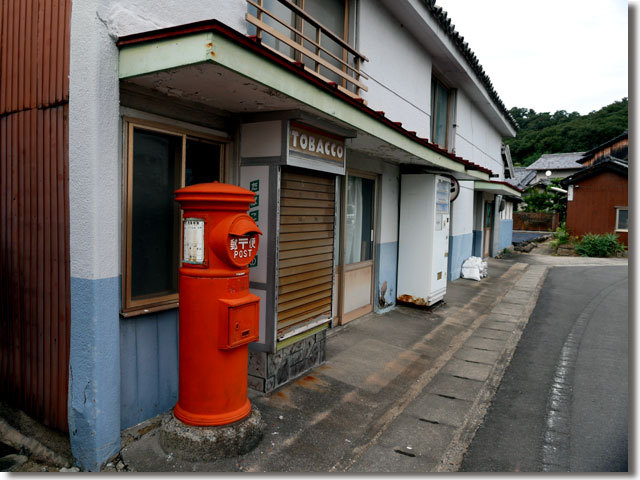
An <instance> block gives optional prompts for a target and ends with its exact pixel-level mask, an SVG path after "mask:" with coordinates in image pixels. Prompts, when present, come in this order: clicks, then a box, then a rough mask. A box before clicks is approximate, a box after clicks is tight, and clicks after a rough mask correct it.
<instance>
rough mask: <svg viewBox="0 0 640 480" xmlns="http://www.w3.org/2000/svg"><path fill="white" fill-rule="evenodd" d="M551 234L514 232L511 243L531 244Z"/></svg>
mask: <svg viewBox="0 0 640 480" xmlns="http://www.w3.org/2000/svg"><path fill="white" fill-rule="evenodd" d="M550 233H551V232H522V231H521V232H513V237H512V240H511V243H513V244H516V243H520V242H529V241H531V240H534V239H536V238H538V237H542V236H543V235H549V234H550Z"/></svg>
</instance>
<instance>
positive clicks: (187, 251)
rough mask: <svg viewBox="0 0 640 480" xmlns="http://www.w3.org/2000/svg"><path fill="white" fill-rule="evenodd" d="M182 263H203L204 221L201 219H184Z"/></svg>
mask: <svg viewBox="0 0 640 480" xmlns="http://www.w3.org/2000/svg"><path fill="white" fill-rule="evenodd" d="M183 243H184V252H183V255H182V262H183V263H195V264H198V263H199V264H202V263H204V220H203V219H201V218H185V219H184V240H183Z"/></svg>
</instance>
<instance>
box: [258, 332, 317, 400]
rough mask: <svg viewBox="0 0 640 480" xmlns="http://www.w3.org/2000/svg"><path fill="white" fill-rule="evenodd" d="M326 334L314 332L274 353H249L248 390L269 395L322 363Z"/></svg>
mask: <svg viewBox="0 0 640 480" xmlns="http://www.w3.org/2000/svg"><path fill="white" fill-rule="evenodd" d="M326 339H327V331H326V330H323V331H321V332H318V333H315V334H313V335H310V336H308V337H305V338H303V339H301V340H299V341H298V342H295V343H293V344H291V345H288V346H286V347H284V348H283V349H281V350H279V351H278V352H276V353H266V352H254V351H250V352H249V370H248V373H249V380H248V386H249V388H251V389H253V390H256V391H258V392H262V393H269V392H272V391H273V390H275V389H276V388H278V387H280V386H282V385H284V384H286V383H289V382H290V381H292V380H294V379H296V378H298V377H300V376H302V375H303V374H304V373H305V372H307V371H309V370H311V369H312V368H314V367H317V366H318V365H320V364H322V363H323V362H324V361H325V358H326Z"/></svg>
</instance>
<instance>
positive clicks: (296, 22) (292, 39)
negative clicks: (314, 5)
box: [246, 0, 369, 98]
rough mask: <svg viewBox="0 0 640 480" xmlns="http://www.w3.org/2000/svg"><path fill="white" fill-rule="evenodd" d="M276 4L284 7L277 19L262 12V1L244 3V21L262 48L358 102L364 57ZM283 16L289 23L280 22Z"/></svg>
mask: <svg viewBox="0 0 640 480" xmlns="http://www.w3.org/2000/svg"><path fill="white" fill-rule="evenodd" d="M276 1H277V2H278V3H277V4H279V5H282V6H284V7H285V9H282V8H279V9H278V10H280V13H279V15H277V14H276V13H274V12H273V11H269V10H268V9H267V8H265V6H264V4H263V0H247V3H248V4H249V6H250V7H249V11H248V12H247V14H246V19H247V22H249V24H250V25H253V26H254V27H255V29H256V37H257V39H258V41H260V42H261V43H262V45H264V46H265V47H267V48H269V49H271V50H273V51H274V52H276V53H277V54H279V55H282V56H284V57H285V58H288V59H289V60H293V61H297V62H301V63H302V64H303V65H304V68H305V70H307V71H308V72H310V73H312V74H314V75H316V76H318V77H319V78H321V79H322V80H324V81H326V82H329V83H335V84H336V87H337V88H338V89H339V90H340V91H342V92H344V93H346V94H347V95H350V96H352V97H355V98H359V97H360V96H361V92H362V90H364V91H365V92H366V91H368V89H367V86H366V85H365V84H364V83H363V82H362V80H363V79H364V80H368V77H367V76H366V75H365V74H364V73H363V72H362V71H361V70H360V68H361V65H362V62H364V61H369V59H368V58H367V57H365V56H364V55H363V54H361V53H360V52H358V51H357V50H356V49H354V48H353V47H351V45H349V44H348V43H347V42H346V41H345V40H344V39H343V38H341V37H340V36H339V35H337V34H336V33H334V32H332V31H331V30H330V29H328V28H327V27H325V26H324V25H322V24H321V23H320V22H319V21H318V20H316V19H315V18H314V17H312V16H311V15H309V14H308V13H307V12H306V11H305V10H303V9H302V8H300V7H299V6H297V5H295V4H294V3H292V2H291V1H288V0H276ZM271 4H272V5H277V4H275V3H274V2H271ZM279 5H278V6H279ZM251 7H253V8H251ZM252 11H253V12H252ZM283 12H286V13H285V15H286V16H287V17H289V21H287V20H286V19H283V18H282V17H283V16H285V15H283ZM253 13H255V15H254V14H253ZM305 26H307V30H312V33H311V35H309V32H308V31H307V32H305ZM311 37H313V38H311Z"/></svg>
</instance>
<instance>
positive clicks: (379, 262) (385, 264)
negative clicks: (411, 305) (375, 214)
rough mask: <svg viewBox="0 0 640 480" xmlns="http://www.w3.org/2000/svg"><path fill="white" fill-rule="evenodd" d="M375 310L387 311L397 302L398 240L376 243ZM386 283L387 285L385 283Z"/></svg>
mask: <svg viewBox="0 0 640 480" xmlns="http://www.w3.org/2000/svg"><path fill="white" fill-rule="evenodd" d="M375 265H376V266H375V278H376V281H375V285H376V288H375V292H374V307H373V308H374V310H375V311H376V312H385V311H386V310H389V309H390V308H392V307H393V306H394V305H395V304H396V293H397V282H396V280H397V278H398V242H388V243H380V244H378V245H376V263H375ZM385 283H386V285H385Z"/></svg>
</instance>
